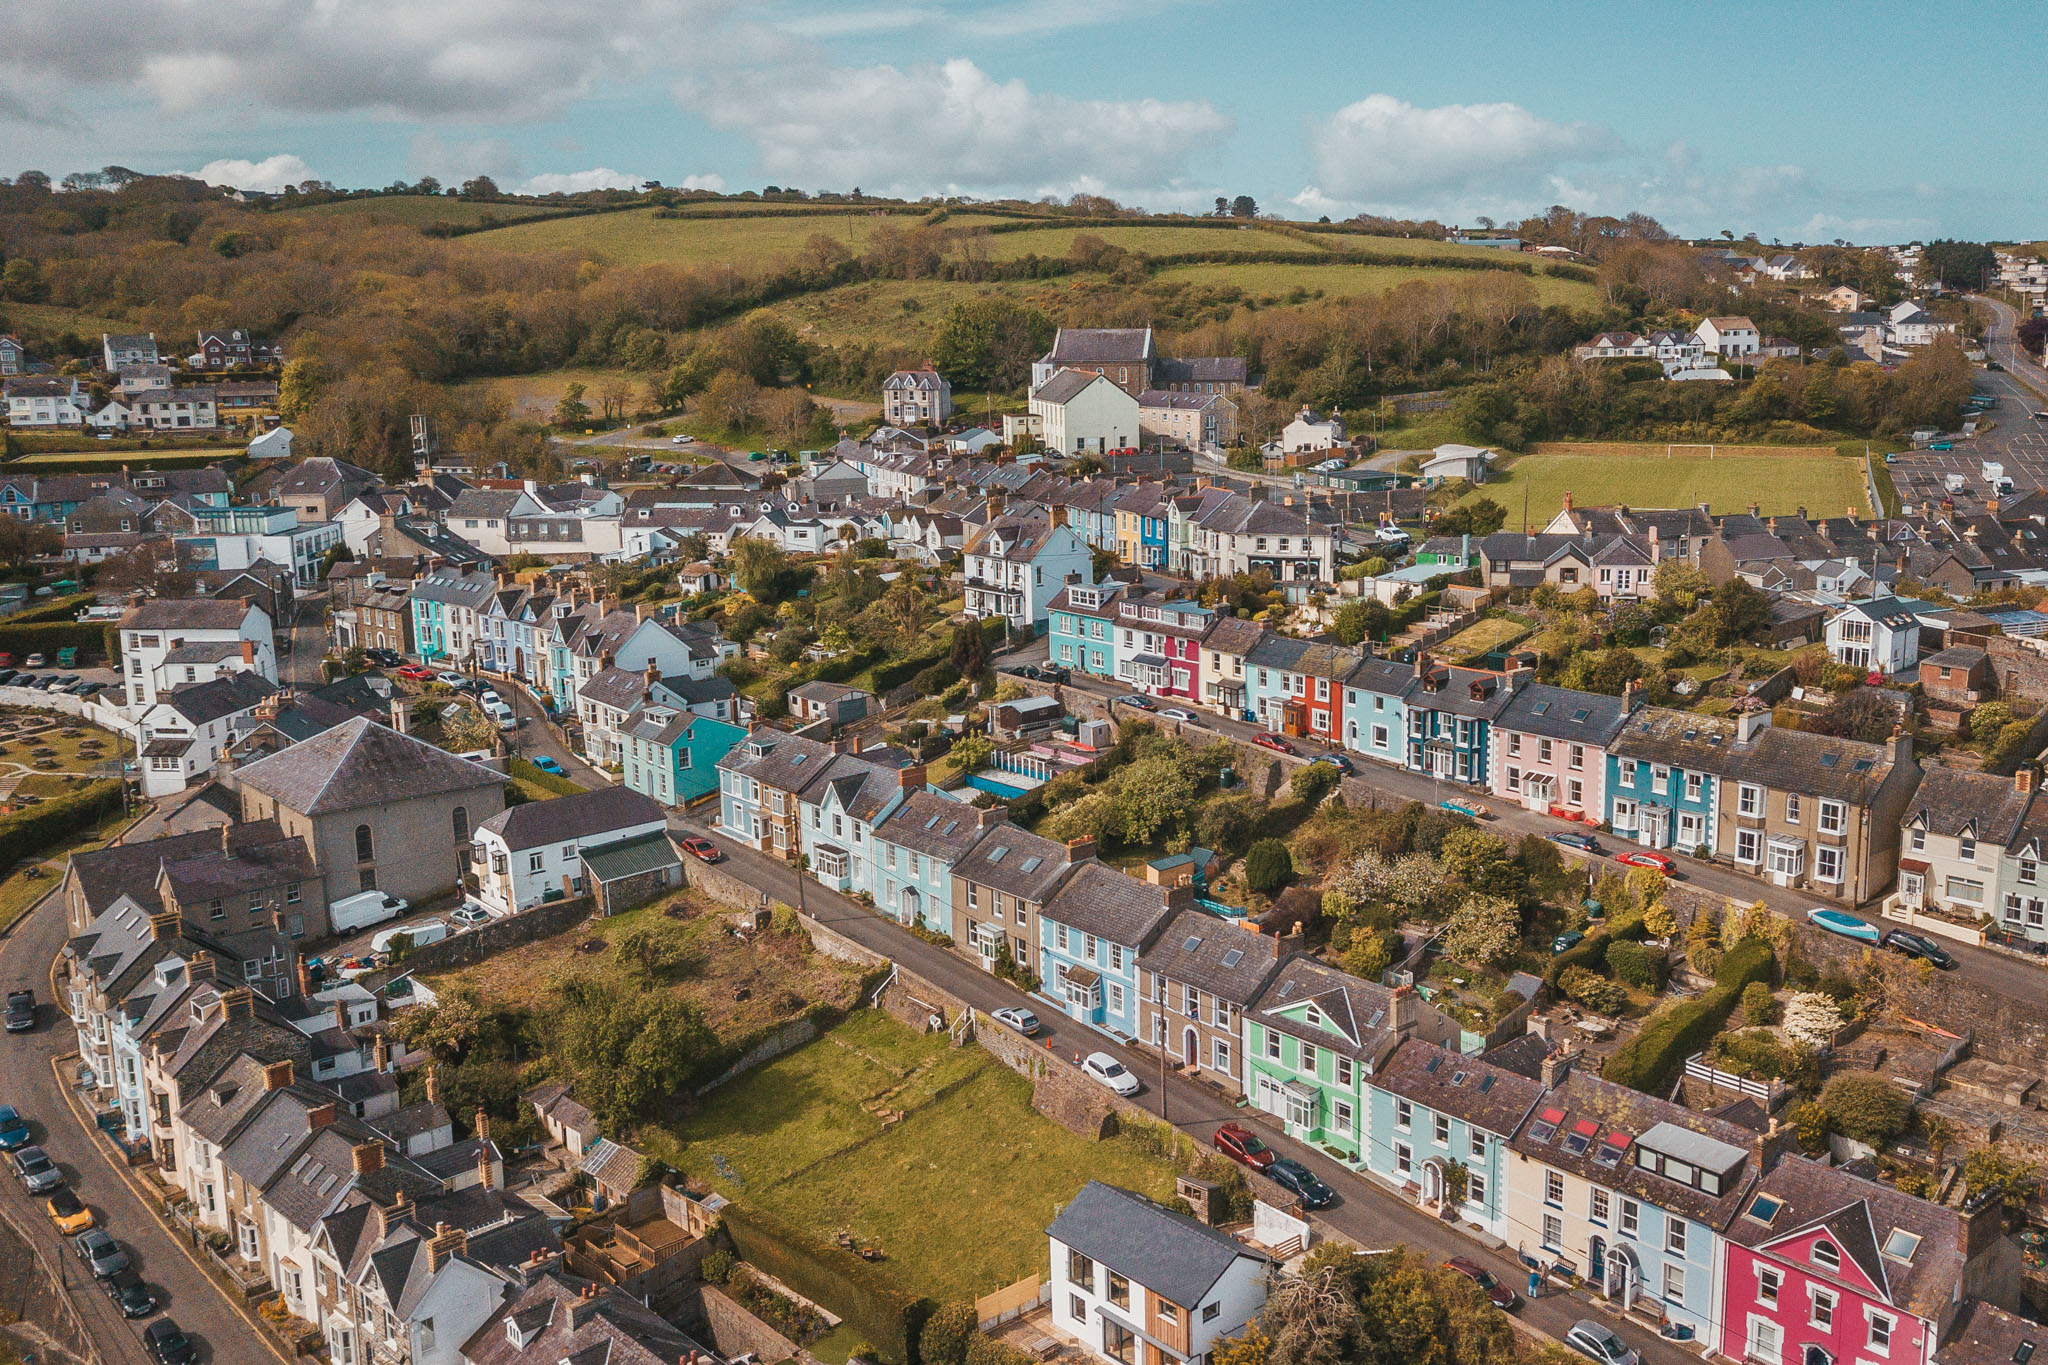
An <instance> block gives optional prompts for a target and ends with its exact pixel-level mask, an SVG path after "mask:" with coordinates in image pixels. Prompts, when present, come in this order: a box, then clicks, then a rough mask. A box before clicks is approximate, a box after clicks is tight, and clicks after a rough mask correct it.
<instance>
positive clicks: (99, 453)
mask: <svg viewBox="0 0 2048 1365" xmlns="http://www.w3.org/2000/svg"><path fill="white" fill-rule="evenodd" d="M248 450H249V448H248V447H247V446H245V445H240V446H177V445H166V446H158V447H155V448H153V449H150V450H144V449H142V448H141V447H140V446H139V445H138V446H130V447H128V448H125V449H124V448H123V447H122V446H120V445H119V444H118V443H115V442H112V441H109V442H107V443H105V444H103V445H99V444H95V445H84V446H80V447H79V448H78V449H77V450H45V451H41V452H39V453H37V454H34V455H22V456H18V457H17V458H15V459H12V460H9V461H8V462H7V467H8V468H9V469H18V468H21V467H23V466H27V467H29V468H40V469H48V468H50V467H51V466H53V465H68V464H77V463H78V462H79V461H81V460H86V461H92V460H105V459H110V458H116V457H119V456H123V455H127V454H131V453H132V454H133V456H134V458H135V459H136V460H138V461H139V462H145V463H146V462H148V461H150V460H158V461H164V462H173V461H174V462H175V463H178V464H207V463H210V462H212V461H214V460H225V459H230V458H232V457H234V456H237V455H245V454H247V453H248Z"/></svg>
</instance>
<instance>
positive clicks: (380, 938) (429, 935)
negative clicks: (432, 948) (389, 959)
mask: <svg viewBox="0 0 2048 1365" xmlns="http://www.w3.org/2000/svg"><path fill="white" fill-rule="evenodd" d="M401 935H402V936H404V937H406V938H409V939H411V940H412V945H413V946H414V947H415V948H419V947H424V946H425V945H427V944H429V943H439V942H440V941H441V940H442V939H444V938H446V937H448V925H447V924H446V922H444V921H442V920H437V919H430V920H423V921H422V922H420V923H418V924H406V925H401V926H399V927H398V928H396V929H386V930H385V931H384V932H383V933H381V934H379V935H377V937H375V938H373V939H371V940H370V951H371V952H373V953H388V952H390V951H391V945H392V944H393V943H394V942H396V941H397V940H398V939H399V937H400V936H401Z"/></svg>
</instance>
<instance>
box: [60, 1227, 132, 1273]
mask: <svg viewBox="0 0 2048 1365" xmlns="http://www.w3.org/2000/svg"><path fill="white" fill-rule="evenodd" d="M71 1249H72V1250H73V1251H76V1252H77V1253H78V1259H79V1260H81V1261H84V1262H85V1263H86V1265H87V1266H88V1267H89V1268H90V1269H91V1270H92V1273H93V1274H94V1275H95V1276H96V1277H98V1278H99V1279H102V1280H104V1279H105V1278H107V1276H109V1275H118V1274H119V1273H120V1272H122V1271H124V1270H126V1269H127V1268H128V1253H127V1252H125V1251H123V1250H121V1244H120V1243H119V1242H117V1241H115V1240H114V1238H113V1234H111V1233H109V1232H108V1231H107V1230H106V1229H105V1228H93V1229H91V1230H90V1231H88V1232H81V1233H80V1234H78V1240H77V1241H75V1242H73V1243H72V1244H71Z"/></svg>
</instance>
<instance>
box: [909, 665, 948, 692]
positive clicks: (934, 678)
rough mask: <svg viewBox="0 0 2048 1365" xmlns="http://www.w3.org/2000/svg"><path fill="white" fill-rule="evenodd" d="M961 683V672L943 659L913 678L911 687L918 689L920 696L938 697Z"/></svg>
mask: <svg viewBox="0 0 2048 1365" xmlns="http://www.w3.org/2000/svg"><path fill="white" fill-rule="evenodd" d="M959 681H960V670H959V669H957V668H955V667H953V665H952V664H950V663H948V662H946V661H945V660H944V659H941V660H939V661H938V662H937V663H935V664H933V665H932V666H931V667H930V668H927V669H925V670H923V671H922V672H920V673H919V674H918V675H917V676H916V677H914V678H912V679H911V680H910V685H911V686H912V687H914V688H916V689H917V691H918V695H920V696H925V697H936V696H938V695H939V694H940V693H942V692H944V691H945V690H946V689H947V688H949V687H951V686H952V685H953V684H954V683H956V682H959Z"/></svg>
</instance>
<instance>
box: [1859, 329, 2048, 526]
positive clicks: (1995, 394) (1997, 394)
mask: <svg viewBox="0 0 2048 1365" xmlns="http://www.w3.org/2000/svg"><path fill="white" fill-rule="evenodd" d="M1973 301H1974V302H1977V303H1981V304H1983V305H1984V306H1985V308H1986V309H1987V310H1988V311H1989V312H1990V314H1991V325H1990V326H1989V327H1988V328H1987V329H1986V332H1985V338H1984V346H1985V352H1986V354H1987V355H1988V356H1989V358H1990V359H1992V360H1994V361H1996V362H1997V363H1998V364H1999V365H2001V366H2003V367H2004V368H2003V369H2001V370H1991V369H1986V370H1983V371H1980V372H1979V373H1978V374H1977V376H1976V389H1977V392H1979V393H1982V394H1988V395H1989V396H1991V397H1992V398H1994V399H1996V400H1997V401H1996V404H1995V405H1994V406H1993V407H1992V408H1991V409H1990V410H1989V411H1988V412H1986V413H1985V414H1984V416H1985V417H1986V418H1988V419H1989V420H1990V423H1991V429H1990V430H1988V431H1986V432H1984V433H1983V434H1982V435H1980V436H1970V437H1965V436H1961V435H1954V436H1952V437H1951V444H1952V445H1953V446H1954V447H1955V448H1954V449H1953V450H1906V451H1898V452H1896V453H1895V454H1894V457H1893V460H1892V463H1891V475H1892V482H1893V483H1894V484H1895V485H1897V487H1898V490H1899V499H1900V502H1901V503H1902V504H1905V505H1907V506H1910V507H1913V508H1915V509H1916V510H1917V509H1919V508H1921V507H1923V506H1925V507H1929V508H1933V507H1938V506H1939V505H1940V503H1941V501H1942V500H1943V499H1944V498H1950V499H1953V501H1954V502H1955V504H1956V508H1957V510H1958V511H1959V512H1964V513H1974V512H1977V511H1980V510H1981V509H1982V504H1983V502H1984V500H1985V499H1987V498H1989V497H1992V496H1994V493H1993V491H1992V489H1991V487H1990V485H1989V484H1988V483H1987V482H1986V480H1985V478H1984V468H1983V467H1984V465H1985V463H1986V462H1987V461H1988V462H1993V463H1997V464H2001V465H2003V466H2005V474H2006V477H2007V478H2009V479H2011V480H2012V481H2013V486H2014V488H2015V489H2016V490H2019V491H2022V492H2024V491H2025V490H2027V489H2031V488H2048V422H2044V421H2042V420H2040V419H2038V418H2036V417H2035V416H2034V414H2035V413H2036V412H2042V411H2048V371H2044V370H2043V369H2042V368H2041V367H2040V366H2039V365H2037V364H2035V363H2034V360H2033V357H2032V356H2030V355H2028V354H2027V352H2026V351H2025V350H2023V349H2021V348H2020V346H2019V345H2018V344H2017V343H2016V342H2015V341H2014V339H2013V330H2014V328H2015V327H2016V326H2017V325H2018V318H2019V315H2018V314H2017V313H2015V312H2014V311H2013V309H2012V308H2011V307H2009V306H2008V305H2006V304H2004V303H2002V302H2000V301H1999V300H1997V299H1992V298H1984V297H1981V296H1975V297H1973ZM1873 448H1874V449H1876V450H1878V451H1879V453H1880V454H1882V453H1884V449H1883V446H1882V445H1881V444H1874V445H1873ZM1952 475H1960V476H1961V478H1962V481H1963V486H1962V488H1961V489H1960V490H1951V489H1949V487H1948V479H1949V478H1950V476H1952Z"/></svg>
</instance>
